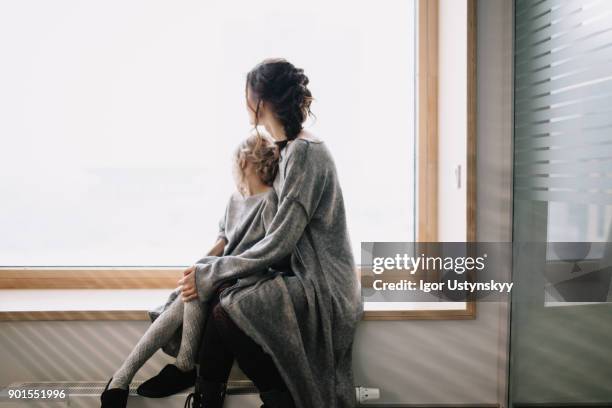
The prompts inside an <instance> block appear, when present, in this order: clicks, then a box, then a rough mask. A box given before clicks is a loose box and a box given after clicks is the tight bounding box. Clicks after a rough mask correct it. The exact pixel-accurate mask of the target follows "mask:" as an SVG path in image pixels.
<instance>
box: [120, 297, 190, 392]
mask: <svg viewBox="0 0 612 408" xmlns="http://www.w3.org/2000/svg"><path fill="white" fill-rule="evenodd" d="M182 320H183V301H182V299H181V298H180V297H179V298H177V299H176V300H175V301H174V302H172V304H171V305H170V306H169V307H168V309H166V310H165V311H164V312H163V313H162V314H161V315H160V316H159V317H158V318H157V319H155V321H154V322H153V323H152V324H151V326H150V327H149V328H148V329H147V331H146V332H145V334H144V335H143V336H142V337H141V339H140V340H139V341H138V343H137V344H136V346H135V347H134V349H133V350H132V351H131V352H130V354H129V355H128V357H127V359H126V360H125V361H124V362H123V364H122V365H121V367H120V368H119V370H117V371H116V372H115V374H114V375H113V380H112V381H111V383H110V384H109V386H108V388H109V389H111V388H123V389H127V388H128V387H129V385H130V383H131V382H132V379H133V378H134V375H136V372H137V371H138V370H139V369H140V367H142V366H143V365H144V363H145V362H146V361H147V360H148V359H149V358H151V356H152V355H153V354H155V352H156V351H157V350H158V349H160V348H161V347H162V346H163V345H164V344H166V343H167V342H168V340H170V338H171V337H172V335H173V334H174V332H175V331H176V330H177V329H178V327H179V326H180V325H181V322H182Z"/></svg>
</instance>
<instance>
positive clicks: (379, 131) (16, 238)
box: [0, 0, 415, 266]
mask: <svg viewBox="0 0 612 408" xmlns="http://www.w3.org/2000/svg"><path fill="white" fill-rule="evenodd" d="M0 53H1V54H2V58H3V61H4V63H3V64H0V137H1V139H2V149H0V170H1V172H0V188H1V189H2V201H1V204H0V230H1V231H2V233H1V234H0V265H3V266H9V265H12V266H20V265H27V266H51V265H52V266H77V265H79V266H83V265H87V266H92V265H104V266H106V265H112V266H118V265H121V266H135V265H139V266H140V265H150V266H170V265H173V266H180V265H188V264H190V263H191V262H193V261H195V260H196V259H198V258H199V257H200V256H201V255H202V254H203V253H204V251H205V250H206V249H207V248H208V246H209V245H210V244H212V242H213V240H214V238H215V237H216V232H217V221H218V219H219V217H220V216H221V215H222V213H223V210H224V206H225V203H226V201H227V198H228V196H229V194H230V192H231V191H232V190H233V188H234V186H233V181H232V177H231V171H230V169H231V164H230V160H231V153H232V151H233V149H234V147H235V145H236V144H237V143H238V142H239V141H240V140H241V139H242V138H243V137H245V136H246V135H247V133H248V132H249V130H250V129H249V128H250V127H249V124H248V120H247V114H246V110H245V106H244V80H245V74H246V72H247V71H248V70H249V69H250V68H251V67H252V66H253V65H254V64H256V63H257V62H259V61H260V60H261V59H263V58H265V57H271V56H282V57H285V58H287V59H288V60H290V61H292V62H293V63H294V64H295V65H297V66H299V67H302V68H304V70H305V72H306V73H307V75H308V76H309V77H310V80H311V90H312V92H313V94H314V96H315V98H316V100H315V103H314V104H313V107H312V109H313V111H314V112H315V114H316V116H317V119H316V121H314V122H313V121H310V122H308V123H307V127H308V128H309V129H311V130H312V131H313V132H314V133H316V134H317V135H319V136H320V137H321V138H322V139H324V140H325V141H326V142H327V143H328V145H329V147H330V149H331V151H332V153H333V155H334V157H335V159H336V166H337V169H338V173H339V177H340V181H341V184H342V187H343V192H344V197H345V203H346V207H347V212H348V214H347V218H348V222H349V228H350V234H351V239H352V243H353V247H354V251H355V257H356V258H357V260H358V259H359V244H360V242H361V241H412V240H414V229H415V227H414V225H415V222H414V207H415V206H414V201H415V197H414V185H415V183H414V179H415V174H414V167H415V166H414V152H415V130H414V129H415V115H414V111H415V102H414V101H415V83H414V82H415V4H414V2H413V1H407V0H388V1H385V2H372V1H349V0H342V1H333V2H329V1H324V0H315V1H309V2H307V3H303V2H287V1H273V0H261V1H256V2H252V1H247V0H241V1H223V2H222V1H208V2H196V1H178V2H144V1H132V0H130V1H106V2H98V3H92V2H85V3H84V2H75V1H65V0H62V1H55V2H52V3H50V2H45V1H28V2H17V1H13V2H3V3H2V4H1V5H0Z"/></svg>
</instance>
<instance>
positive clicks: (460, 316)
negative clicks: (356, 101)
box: [0, 0, 476, 321]
mask: <svg viewBox="0 0 612 408" xmlns="http://www.w3.org/2000/svg"><path fill="white" fill-rule="evenodd" d="M417 1H418V10H417V13H418V18H417V30H418V31H417V37H418V47H417V49H418V57H417V58H418V61H417V63H418V72H419V74H418V82H417V90H418V92H417V94H418V98H417V104H418V118H417V123H418V128H417V139H418V141H417V149H418V150H417V151H418V155H417V163H416V166H417V198H416V208H417V211H416V214H417V222H416V226H417V241H419V242H438V50H439V47H438V21H439V0H417ZM467 16H468V17H467V18H468V21H467V36H468V38H467V52H468V56H467V63H468V67H467V73H468V78H467V95H468V97H467V140H466V142H467V162H466V163H467V174H466V179H467V183H466V200H467V203H466V204H467V205H466V208H467V214H466V217H467V218H466V220H467V225H466V226H467V236H466V241H468V242H472V241H476V0H467ZM183 270H184V268H176V267H174V268H169V267H159V268H153V267H144V268H143V267H112V268H111V267H85V268H83V267H64V268H57V267H0V290H4V289H164V288H167V289H174V288H175V287H176V286H177V281H178V280H179V279H180V278H181V276H182V272H183ZM356 272H357V273H359V276H361V271H356ZM363 318H364V320H464V319H475V318H476V302H475V301H470V302H467V305H466V308H465V309H462V310H391V311H365V312H364V317H363ZM7 320H9V321H15V320H148V315H147V313H146V311H144V310H143V311H122V310H112V311H52V312H49V311H40V312H37V311H27V312H26V311H23V312H21V311H10V312H6V311H5V312H0V321H7Z"/></svg>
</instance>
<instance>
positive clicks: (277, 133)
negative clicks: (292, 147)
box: [264, 121, 287, 141]
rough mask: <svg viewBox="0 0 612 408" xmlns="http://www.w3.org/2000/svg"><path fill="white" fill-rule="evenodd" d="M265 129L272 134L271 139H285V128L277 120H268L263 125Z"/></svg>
mask: <svg viewBox="0 0 612 408" xmlns="http://www.w3.org/2000/svg"><path fill="white" fill-rule="evenodd" d="M264 127H265V128H266V131H267V132H268V133H269V134H270V136H272V139H274V140H276V141H281V140H285V139H287V134H286V133H285V128H284V127H283V125H281V123H280V122H278V121H269V122H268V123H266V124H265V125H264Z"/></svg>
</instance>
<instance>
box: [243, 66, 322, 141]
mask: <svg viewBox="0 0 612 408" xmlns="http://www.w3.org/2000/svg"><path fill="white" fill-rule="evenodd" d="M249 88H250V90H251V93H252V96H253V98H254V100H255V101H257V105H256V108H255V128H257V120H258V115H259V107H260V105H261V102H266V103H268V104H270V106H271V107H272V110H273V111H274V114H275V116H276V117H277V119H278V120H279V121H280V123H281V124H282V125H283V128H284V130H285V135H286V136H287V141H289V140H293V139H295V138H296V137H297V135H298V134H299V133H300V132H301V131H302V124H303V123H304V121H305V120H306V119H307V117H308V116H310V115H312V112H311V111H310V104H311V103H312V100H313V98H312V94H311V93H310V90H309V89H308V77H307V76H306V75H304V70H303V69H301V68H296V67H295V66H293V64H291V63H290V62H288V61H287V60H285V59H283V58H272V59H266V60H264V61H262V62H260V63H259V64H257V65H256V66H255V67H254V68H253V69H252V70H251V71H250V72H249V73H248V74H247V78H246V89H245V91H246V90H248V89H249ZM277 144H278V145H279V147H281V148H282V147H283V146H284V145H285V144H286V141H284V143H283V142H280V143H277Z"/></svg>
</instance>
